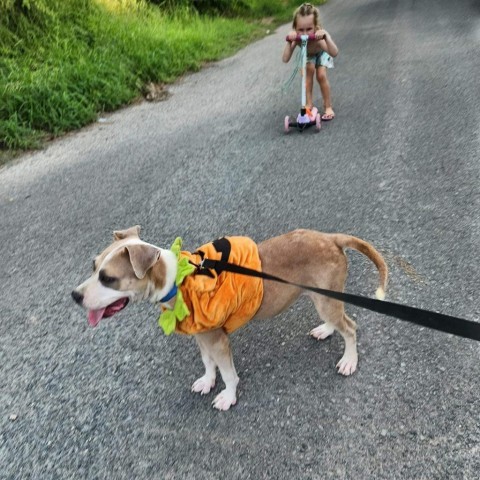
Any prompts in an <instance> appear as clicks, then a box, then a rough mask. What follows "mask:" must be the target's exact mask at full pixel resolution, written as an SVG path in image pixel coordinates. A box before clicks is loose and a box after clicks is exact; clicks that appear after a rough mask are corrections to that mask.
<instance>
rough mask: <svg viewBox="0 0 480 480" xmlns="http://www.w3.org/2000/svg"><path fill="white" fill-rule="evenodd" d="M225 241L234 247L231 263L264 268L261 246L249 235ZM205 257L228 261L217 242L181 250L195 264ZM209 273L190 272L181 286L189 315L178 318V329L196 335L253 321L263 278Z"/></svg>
mask: <svg viewBox="0 0 480 480" xmlns="http://www.w3.org/2000/svg"><path fill="white" fill-rule="evenodd" d="M222 240H223V239H222ZM226 240H228V242H229V243H230V247H231V249H229V252H228V262H230V263H235V264H237V265H242V266H243V267H248V268H252V269H254V270H261V268H262V264H261V261H260V256H259V254H258V247H257V245H256V243H255V242H254V241H253V240H251V239H250V238H247V237H226ZM228 242H227V243H228ZM202 256H204V257H205V258H209V259H212V260H220V259H222V260H227V258H225V253H222V252H221V251H217V249H216V248H215V242H212V243H207V244H206V245H202V246H201V247H200V248H199V249H198V250H197V251H196V252H194V253H190V252H185V251H182V252H181V253H180V257H187V258H188V259H189V260H190V261H191V262H193V263H194V264H196V265H199V264H200V263H201V261H202ZM209 272H211V273H210V276H209V275H201V274H198V273H196V274H195V273H194V274H192V275H188V276H187V277H185V279H184V281H183V283H182V284H181V285H180V286H179V289H180V290H181V292H182V295H183V300H184V301H185V304H186V305H187V307H188V310H189V311H190V314H189V315H188V316H187V317H185V319H184V320H182V321H181V322H180V321H177V324H176V328H175V332H177V333H184V334H188V335H193V334H196V333H201V332H206V331H208V330H214V329H216V328H223V329H224V330H225V331H226V332H227V333H231V332H233V331H235V330H237V329H238V328H240V327H241V326H243V325H244V324H245V323H247V322H248V321H249V320H251V319H252V318H253V317H254V315H255V313H256V312H257V310H258V309H259V307H260V304H261V303H262V299H263V282H262V280H261V279H260V278H254V277H248V276H245V275H238V274H235V273H230V272H220V273H217V272H216V271H215V270H209Z"/></svg>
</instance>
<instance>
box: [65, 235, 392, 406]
mask: <svg viewBox="0 0 480 480" xmlns="http://www.w3.org/2000/svg"><path fill="white" fill-rule="evenodd" d="M139 234H140V227H139V226H135V227H131V228H129V229H127V230H121V231H116V232H114V240H113V243H112V244H111V245H110V246H108V247H107V248H106V249H105V250H104V251H103V252H102V253H100V254H99V255H98V256H97V257H96V259H95V261H94V266H93V274H92V275H91V276H90V277H89V278H88V279H87V280H86V281H85V282H83V283H82V284H81V285H79V286H78V287H77V288H75V289H74V290H73V292H72V296H73V299H74V300H75V301H76V302H77V303H78V304H79V305H81V306H82V307H83V308H85V309H86V310H88V321H89V324H90V325H91V326H96V325H97V324H98V323H99V322H100V320H101V319H103V318H106V317H110V316H112V315H115V314H116V313H118V312H119V311H121V310H123V309H124V308H125V307H126V306H127V304H128V303H129V302H138V301H143V300H148V301H150V302H152V303H154V304H158V305H160V306H161V307H162V309H163V310H164V311H166V312H167V314H168V312H173V311H174V310H177V304H176V301H177V300H178V299H180V298H181V300H182V302H184V303H185V307H186V309H185V313H184V316H185V317H186V318H185V319H184V320H181V319H180V318H179V319H176V318H174V319H173V326H172V329H175V331H176V332H178V333H187V334H193V335H194V336H195V339H196V341H197V343H198V346H199V348H200V353H201V357H202V361H203V363H204V366H205V374H204V375H203V376H202V377H200V378H199V379H198V380H196V381H195V382H194V383H193V386H192V391H193V392H198V393H200V394H202V395H205V394H207V393H209V392H210V390H211V389H212V388H213V387H214V385H215V379H216V369H217V367H218V369H219V371H220V374H221V377H222V379H223V381H224V383H225V389H224V390H222V391H221V392H220V393H219V394H218V395H217V396H216V398H215V399H214V400H213V402H212V403H213V406H214V408H216V409H218V410H228V409H229V408H230V407H231V406H232V405H235V404H236V402H237V385H238V381H239V377H238V375H237V372H236V370H235V366H234V363H233V357H232V352H231V348H230V343H229V338H228V334H229V333H231V332H232V331H234V330H236V329H237V328H239V327H240V326H241V325H243V324H245V323H246V322H248V321H250V320H254V319H256V320H262V319H266V318H270V317H274V316H276V315H278V314H279V313H281V312H283V311H284V310H285V309H287V308H288V307H289V306H290V305H291V304H292V303H293V302H294V301H295V300H296V299H297V298H298V297H299V296H300V295H301V294H303V295H305V296H307V297H309V298H310V299H311V300H312V301H313V304H314V306H315V308H316V310H317V313H318V315H319V316H320V318H321V320H323V323H321V324H320V325H319V326H317V327H316V328H314V329H313V330H311V332H310V334H311V335H312V336H313V337H314V338H316V339H318V340H323V339H325V338H327V337H329V336H330V335H332V334H333V333H334V331H338V332H339V333H340V334H341V335H342V337H343V339H344V342H345V347H344V354H343V356H342V358H341V359H340V361H339V362H338V364H337V368H338V372H339V373H340V374H342V375H345V376H348V375H351V374H352V373H354V372H355V370H356V368H357V363H358V355H357V346H356V324H355V322H354V321H353V320H351V319H350V318H349V317H348V316H347V315H346V314H345V312H344V304H343V302H341V301H338V300H334V299H330V298H326V297H323V296H321V295H318V294H315V293H312V292H308V291H303V290H301V289H300V288H298V287H295V286H292V285H287V284H283V283H277V282H273V281H270V280H263V279H259V278H255V279H253V278H251V277H246V276H244V275H239V274H235V273H231V272H225V271H224V272H222V271H219V272H216V271H206V272H205V271H200V269H196V267H195V266H193V265H192V264H195V265H197V266H198V265H199V264H200V263H201V261H202V258H204V257H207V258H211V257H212V256H214V257H216V258H217V259H219V258H220V256H221V259H222V260H228V261H229V262H231V263H237V264H243V266H250V267H252V266H253V267H254V268H255V267H256V268H257V269H261V270H262V271H264V272H267V273H269V274H271V275H274V276H277V277H280V278H282V279H285V280H288V281H291V282H294V283H297V284H303V285H309V286H310V285H311V286H313V287H318V288H323V289H329V290H336V291H339V292H342V291H343V289H344V286H345V281H346V277H347V257H346V255H345V253H344V249H346V248H351V249H355V250H357V251H359V252H361V253H362V254H364V255H365V256H366V257H368V258H369V259H370V260H371V261H372V262H373V263H374V265H375V266H376V268H377V270H378V272H379V277H380V279H379V280H380V281H379V287H378V289H377V291H376V296H377V298H379V299H382V300H383V299H384V297H385V291H386V286H387V280H388V268H387V265H386V263H385V260H384V259H383V257H382V255H381V254H380V253H379V252H378V251H377V250H376V249H375V248H374V247H373V246H372V245H370V244H369V243H367V242H366V241H364V240H361V239H359V238H356V237H353V236H350V235H344V234H340V233H334V234H327V233H320V232H317V231H314V230H301V229H300V230H295V231H292V232H290V233H286V234H284V235H280V236H277V237H273V238H270V239H268V240H265V241H263V242H261V243H259V244H258V245H257V244H255V243H254V242H253V240H250V239H249V238H247V237H227V238H226V239H221V241H217V242H213V243H210V244H206V245H204V246H202V247H200V249H199V250H197V251H196V252H194V253H193V254H191V253H190V252H181V253H180V254H179V255H176V254H175V253H174V251H173V248H172V249H171V250H168V249H163V248H160V247H157V246H155V245H152V244H149V243H147V242H144V241H143V240H141V239H140V236H139ZM237 243H239V244H241V248H240V247H237V246H236V245H237ZM219 245H220V246H221V247H222V246H223V247H222V248H219V247H218V246H219ZM232 245H233V247H232ZM224 247H226V248H224ZM243 247H246V249H247V253H244V252H243V250H242V248H243ZM177 254H178V252H177ZM182 258H184V259H185V258H186V259H187V260H183V262H184V265H183V267H182V269H183V268H188V267H191V268H192V270H193V272H189V273H188V274H187V275H186V277H185V278H184V279H183V280H180V284H179V285H178V288H177V286H176V283H178V273H179V269H180V267H179V265H180V263H179V259H182ZM245 262H247V265H245ZM249 262H250V263H249ZM252 262H253V263H252ZM205 273H206V275H205ZM230 294H232V295H234V296H235V295H236V296H237V297H238V296H239V298H237V297H234V298H233V300H230V299H229V297H228V295H230ZM240 297H241V298H240ZM178 301H179V303H180V300H178ZM209 308H210V311H208V309H209ZM172 309H173V310H172ZM170 314H171V315H173V313H170ZM237 314H238V315H237ZM232 319H233V320H232ZM170 320H171V319H170Z"/></svg>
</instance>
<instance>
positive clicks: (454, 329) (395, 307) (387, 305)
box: [195, 258, 480, 341]
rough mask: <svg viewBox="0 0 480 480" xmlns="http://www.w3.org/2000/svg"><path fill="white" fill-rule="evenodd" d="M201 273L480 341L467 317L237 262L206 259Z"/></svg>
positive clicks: (477, 328) (479, 327) (478, 325)
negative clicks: (240, 278)
mask: <svg viewBox="0 0 480 480" xmlns="http://www.w3.org/2000/svg"><path fill="white" fill-rule="evenodd" d="M195 266H196V267H197V269H198V271H199V273H201V272H202V271H203V270H204V269H207V270H208V269H214V270H216V271H227V272H231V273H237V274H239V275H247V276H250V277H258V278H262V279H264V280H271V281H274V282H279V283H284V284H286V285H292V286H294V287H297V288H301V289H302V290H308V291H310V292H314V293H318V294H320V295H324V296H326V297H330V298H334V299H335V300H339V301H341V302H345V303H350V304H352V305H356V306H357V307H362V308H366V309H368V310H372V311H373V312H377V313H381V314H383V315H388V316H390V317H395V318H398V319H400V320H404V321H407V322H410V323H414V324H416V325H421V326H423V327H427V328H432V329H434V330H439V331H441V332H445V333H451V334H453V335H457V336H459V337H463V338H469V339H471V340H477V341H480V323H476V322H472V321H470V320H465V319H463V318H458V317H452V316H450V315H444V314H443V313H437V312H432V311H429V310H423V309H420V308H415V307H409V306H407V305H401V304H398V303H392V302H386V301H383V300H376V299H373V298H368V297H362V296H360V295H353V294H350V293H342V292H336V291H333V290H325V289H323V288H317V287H310V286H308V285H301V284H298V283H294V282H289V281H287V280H284V279H283V278H279V277H276V276H274V275H270V274H269V273H266V272H260V271H258V270H253V269H251V268H246V267H242V266H240V265H236V264H234V263H229V262H226V261H223V260H210V259H209V258H203V260H202V262H201V264H200V265H195Z"/></svg>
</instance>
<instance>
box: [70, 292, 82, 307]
mask: <svg viewBox="0 0 480 480" xmlns="http://www.w3.org/2000/svg"><path fill="white" fill-rule="evenodd" d="M72 298H73V299H74V300H75V301H76V302H77V303H78V304H79V305H81V304H82V302H83V295H82V294H81V293H78V292H77V291H76V290H74V291H73V292H72Z"/></svg>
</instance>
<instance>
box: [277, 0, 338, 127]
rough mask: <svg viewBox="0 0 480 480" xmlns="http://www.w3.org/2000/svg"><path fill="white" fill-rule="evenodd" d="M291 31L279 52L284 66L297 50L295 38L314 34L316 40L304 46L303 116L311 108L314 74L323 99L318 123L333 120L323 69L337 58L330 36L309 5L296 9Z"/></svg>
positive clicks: (317, 13)
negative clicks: (304, 92)
mask: <svg viewBox="0 0 480 480" xmlns="http://www.w3.org/2000/svg"><path fill="white" fill-rule="evenodd" d="M293 28H294V30H293V31H292V32H290V33H289V34H288V39H289V42H287V45H286V46H285V50H284V51H283V56H282V60H283V61H284V62H285V63H287V62H288V61H289V60H290V58H292V54H293V51H294V50H295V47H296V46H297V42H296V38H297V35H310V34H315V38H316V40H314V41H309V42H308V44H307V72H306V77H305V78H306V100H307V104H306V105H305V107H306V108H307V113H310V112H311V111H312V110H313V108H314V106H313V98H312V97H313V74H314V72H316V73H317V81H318V84H319V85H320V91H321V92H322V97H323V108H324V114H323V115H322V120H324V121H328V120H333V119H334V118H335V112H334V111H333V108H332V99H331V97H330V84H329V83H328V78H327V68H333V59H332V57H336V56H337V54H338V48H337V46H336V45H335V42H334V41H333V40H332V37H331V36H330V34H329V33H328V32H327V31H326V30H323V29H322V27H321V25H320V19H319V12H318V9H317V8H315V7H314V6H313V5H311V4H310V3H304V4H302V5H300V6H299V7H298V8H297V9H296V10H295V12H294V14H293Z"/></svg>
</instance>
